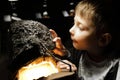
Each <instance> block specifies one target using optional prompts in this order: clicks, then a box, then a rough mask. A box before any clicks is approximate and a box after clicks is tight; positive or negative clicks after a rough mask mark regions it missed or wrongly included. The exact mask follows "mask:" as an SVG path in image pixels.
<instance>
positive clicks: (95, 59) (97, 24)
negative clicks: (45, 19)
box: [50, 0, 120, 80]
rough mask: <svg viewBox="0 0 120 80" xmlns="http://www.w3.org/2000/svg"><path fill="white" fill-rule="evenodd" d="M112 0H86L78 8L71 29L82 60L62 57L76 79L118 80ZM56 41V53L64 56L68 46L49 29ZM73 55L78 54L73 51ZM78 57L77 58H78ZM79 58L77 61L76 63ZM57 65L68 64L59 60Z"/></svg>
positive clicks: (117, 58)
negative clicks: (69, 59) (71, 60)
mask: <svg viewBox="0 0 120 80" xmlns="http://www.w3.org/2000/svg"><path fill="white" fill-rule="evenodd" d="M112 3H113V2H112V1H111V0H83V1H80V2H79V3H78V5H77V6H76V8H75V16H74V25H73V27H72V28H71V29H70V30H69V31H70V34H71V39H72V41H73V46H74V48H75V49H76V50H79V52H78V53H77V54H79V59H78V58H75V59H73V63H74V64H75V65H76V66H75V65H74V64H72V63H71V62H69V61H68V60H63V61H65V62H67V63H69V64H71V66H72V70H73V71H76V73H77V75H78V76H77V79H75V80H119V78H120V77H119V76H120V75H119V74H120V73H119V72H120V71H119V54H118V52H117V51H116V47H117V46H116V43H115V42H117V41H116V40H117V39H116V37H117V35H116V31H117V30H116V29H117V28H116V27H117V26H118V24H119V23H118V22H117V21H116V19H115V18H116V16H117V12H115V9H114V7H115V6H114V7H113V4H112ZM50 31H51V33H52V34H53V37H54V40H53V41H54V42H56V49H54V52H55V53H56V54H59V55H61V56H64V51H63V50H65V47H64V46H63V45H62V43H61V39H60V38H59V37H58V36H57V34H56V33H55V32H54V31H53V30H50ZM74 55H76V54H75V53H74ZM76 59H78V60H76ZM77 61H78V62H77ZM58 67H60V68H66V69H67V70H69V69H70V68H69V66H68V65H65V64H64V63H62V62H58Z"/></svg>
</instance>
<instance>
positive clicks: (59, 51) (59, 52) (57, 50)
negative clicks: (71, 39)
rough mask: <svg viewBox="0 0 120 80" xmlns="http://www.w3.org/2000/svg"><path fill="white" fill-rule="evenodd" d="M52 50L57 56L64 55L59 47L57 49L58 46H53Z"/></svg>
mask: <svg viewBox="0 0 120 80" xmlns="http://www.w3.org/2000/svg"><path fill="white" fill-rule="evenodd" d="M53 52H54V54H57V55H59V56H64V55H65V54H64V52H63V51H62V50H61V49H59V48H55V49H54V50H53Z"/></svg>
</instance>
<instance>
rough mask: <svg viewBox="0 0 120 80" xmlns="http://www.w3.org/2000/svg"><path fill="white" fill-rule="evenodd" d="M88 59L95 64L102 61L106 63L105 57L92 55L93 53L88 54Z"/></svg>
mask: <svg viewBox="0 0 120 80" xmlns="http://www.w3.org/2000/svg"><path fill="white" fill-rule="evenodd" d="M87 55H88V57H89V58H90V59H91V60H92V61H94V62H101V61H104V60H105V59H106V57H105V56H103V55H98V54H97V55H95V54H91V53H87Z"/></svg>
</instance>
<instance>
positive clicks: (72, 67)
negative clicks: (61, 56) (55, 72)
mask: <svg viewBox="0 0 120 80" xmlns="http://www.w3.org/2000/svg"><path fill="white" fill-rule="evenodd" d="M68 64H69V65H68ZM57 67H58V68H60V69H61V70H62V71H76V70H77V67H76V66H75V65H74V64H73V63H71V62H70V61H68V60H62V61H58V62H57Z"/></svg>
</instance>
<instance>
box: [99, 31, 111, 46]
mask: <svg viewBox="0 0 120 80" xmlns="http://www.w3.org/2000/svg"><path fill="white" fill-rule="evenodd" d="M111 39H112V36H111V34H110V33H104V34H102V36H101V37H100V39H99V46H101V47H104V46H107V45H108V44H109V43H110V42H111Z"/></svg>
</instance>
